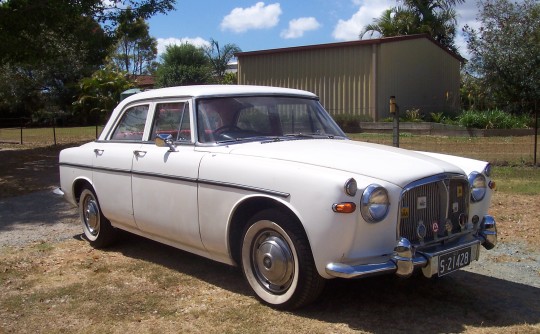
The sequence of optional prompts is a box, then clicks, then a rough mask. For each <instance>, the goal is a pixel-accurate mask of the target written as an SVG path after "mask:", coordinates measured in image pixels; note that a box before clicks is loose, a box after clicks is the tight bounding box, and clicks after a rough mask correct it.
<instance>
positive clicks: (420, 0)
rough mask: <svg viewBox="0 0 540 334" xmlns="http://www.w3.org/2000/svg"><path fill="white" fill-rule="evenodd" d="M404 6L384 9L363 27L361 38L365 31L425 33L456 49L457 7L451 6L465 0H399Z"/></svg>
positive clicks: (391, 33)
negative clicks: (377, 16) (372, 21)
mask: <svg viewBox="0 0 540 334" xmlns="http://www.w3.org/2000/svg"><path fill="white" fill-rule="evenodd" d="M401 2H402V4H403V6H398V7H393V8H390V9H387V10H385V11H384V12H383V14H382V15H381V16H380V17H379V18H378V19H375V20H374V23H373V24H369V25H367V26H366V27H364V29H363V30H362V32H361V34H360V38H363V37H364V35H365V34H366V33H368V32H371V36H372V35H373V33H374V32H378V33H379V34H381V36H383V37H390V36H400V35H411V34H419V33H426V34H429V35H430V36H431V37H433V39H435V40H436V41H438V42H439V43H441V45H443V46H445V47H447V48H448V49H449V50H452V51H454V52H455V51H456V46H455V44H454V37H455V35H456V24H457V20H456V11H455V9H454V6H455V5H457V4H460V3H464V2H465V0H401Z"/></svg>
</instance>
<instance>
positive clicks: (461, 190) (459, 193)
mask: <svg viewBox="0 0 540 334" xmlns="http://www.w3.org/2000/svg"><path fill="white" fill-rule="evenodd" d="M457 197H463V186H458V187H457Z"/></svg>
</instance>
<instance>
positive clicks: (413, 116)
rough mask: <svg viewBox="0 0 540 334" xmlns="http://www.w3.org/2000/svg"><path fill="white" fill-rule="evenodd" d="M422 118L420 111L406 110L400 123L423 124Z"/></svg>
mask: <svg viewBox="0 0 540 334" xmlns="http://www.w3.org/2000/svg"><path fill="white" fill-rule="evenodd" d="M423 118H424V116H423V115H422V113H420V109H417V108H416V109H409V110H406V111H405V115H403V117H401V118H400V119H401V121H403V122H415V123H417V122H423V121H424V119H423Z"/></svg>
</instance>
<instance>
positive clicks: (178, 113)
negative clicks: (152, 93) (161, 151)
mask: <svg viewBox="0 0 540 334" xmlns="http://www.w3.org/2000/svg"><path fill="white" fill-rule="evenodd" d="M189 117H190V116H189V103H187V102H175V103H159V104H158V105H157V106H156V116H155V119H154V125H153V127H152V136H151V137H150V139H152V140H153V139H154V138H155V137H156V136H157V135H160V134H166V135H171V136H173V139H174V140H175V141H185V140H191V130H190V118H189Z"/></svg>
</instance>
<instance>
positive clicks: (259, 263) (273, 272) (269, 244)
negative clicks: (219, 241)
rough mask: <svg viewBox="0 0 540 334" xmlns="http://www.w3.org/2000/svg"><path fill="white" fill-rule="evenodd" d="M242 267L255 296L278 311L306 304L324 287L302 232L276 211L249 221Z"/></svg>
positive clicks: (259, 215)
mask: <svg viewBox="0 0 540 334" xmlns="http://www.w3.org/2000/svg"><path fill="white" fill-rule="evenodd" d="M242 268H243V272H244V276H245V277H246V279H247V281H248V283H249V284H250V286H251V288H252V289H253V291H254V292H255V293H256V294H257V296H258V297H259V298H260V299H261V300H262V301H263V302H264V303H266V304H268V305H271V306H273V307H275V308H279V309H295V308H298V307H301V306H303V305H306V304H308V303H310V302H312V301H313V300H315V299H316V298H317V297H318V296H319V294H320V293H321V291H322V289H323V287H324V282H325V280H324V278H322V277H321V276H320V275H319V273H318V272H317V269H316V268H315V263H314V261H313V255H312V253H311V248H310V246H309V243H308V240H307V237H306V235H305V233H304V231H303V229H302V228H301V227H300V226H299V225H298V224H297V223H296V221H295V220H294V219H292V218H291V217H290V216H289V215H287V214H286V213H284V212H281V211H278V210H265V211H261V212H260V213H258V214H256V215H255V216H254V217H253V218H252V219H250V221H249V224H248V227H247V228H246V230H245V232H244V235H243V238H242Z"/></svg>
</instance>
